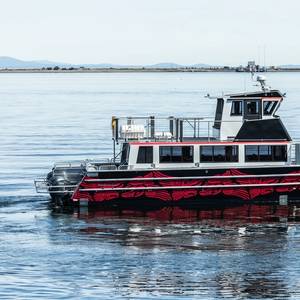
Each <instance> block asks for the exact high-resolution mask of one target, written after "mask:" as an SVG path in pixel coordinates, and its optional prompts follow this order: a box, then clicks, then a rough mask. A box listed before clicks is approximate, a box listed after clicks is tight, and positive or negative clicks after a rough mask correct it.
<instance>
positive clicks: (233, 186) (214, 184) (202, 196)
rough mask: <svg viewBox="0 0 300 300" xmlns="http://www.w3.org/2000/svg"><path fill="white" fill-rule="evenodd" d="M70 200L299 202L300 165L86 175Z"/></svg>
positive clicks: (138, 204) (137, 205)
mask: <svg viewBox="0 0 300 300" xmlns="http://www.w3.org/2000/svg"><path fill="white" fill-rule="evenodd" d="M55 196H56V197H57V194H56V195H55ZM70 202H71V203H73V204H74V205H77V204H80V205H81V204H85V205H86V204H87V205H89V206H91V207H92V206H97V207H102V208H113V209H138V210H153V209H161V208H163V207H181V208H184V209H199V208H203V207H207V206H212V207H215V206H223V207H226V206H230V205H236V204H244V203H258V204H262V203H283V204H284V203H286V204H287V203H297V202H300V167H299V166H298V167H296V166H295V167H261V168H239V169H201V170H200V169H198V170H196V169H189V170H163V171H162V170H159V171H158V170H153V171H128V170H126V171H113V172H107V171H106V172H103V171H102V172H94V173H87V174H86V175H85V176H84V177H83V178H82V180H81V182H80V183H79V184H78V186H77V187H76V189H75V191H74V192H73V193H72V194H70Z"/></svg>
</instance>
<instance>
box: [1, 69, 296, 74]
mask: <svg viewBox="0 0 300 300" xmlns="http://www.w3.org/2000/svg"><path fill="white" fill-rule="evenodd" d="M158 72H163V73H166V72H167V73H205V72H213V73H249V72H247V71H237V70H236V69H235V68H229V69H227V68H209V69H208V68H59V69H54V68H52V69H47V68H42V69H8V68H7V69H0V73H158ZM265 72H268V73H274V72H300V68H281V69H268V70H266V71H265Z"/></svg>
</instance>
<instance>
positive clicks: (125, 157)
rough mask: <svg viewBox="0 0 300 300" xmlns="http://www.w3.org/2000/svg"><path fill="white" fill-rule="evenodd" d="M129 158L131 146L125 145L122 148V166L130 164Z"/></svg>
mask: <svg viewBox="0 0 300 300" xmlns="http://www.w3.org/2000/svg"><path fill="white" fill-rule="evenodd" d="M128 156H129V144H128V143H124V144H123V146H122V153H121V164H126V163H128Z"/></svg>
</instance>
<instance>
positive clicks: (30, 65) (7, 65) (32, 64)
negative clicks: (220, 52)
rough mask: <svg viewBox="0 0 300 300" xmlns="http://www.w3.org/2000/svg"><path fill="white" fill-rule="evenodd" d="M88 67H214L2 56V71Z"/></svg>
mask: <svg viewBox="0 0 300 300" xmlns="http://www.w3.org/2000/svg"><path fill="white" fill-rule="evenodd" d="M55 66H59V67H86V68H103V69H109V68H149V69H155V68H157V69H179V68H186V67H193V68H209V67H212V66H210V65H207V64H194V65H179V64H176V63H172V62H164V63H158V64H154V65H118V64H107V63H103V64H68V63H62V62H54V61H49V60H31V61H26V60H21V59H17V58H14V57H9V56H0V69H39V68H47V67H55Z"/></svg>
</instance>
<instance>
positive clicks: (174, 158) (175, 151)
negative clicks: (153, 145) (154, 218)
mask: <svg viewBox="0 0 300 300" xmlns="http://www.w3.org/2000/svg"><path fill="white" fill-rule="evenodd" d="M193 161H194V156H193V146H161V147H159V162H160V163H192V162H193Z"/></svg>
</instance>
